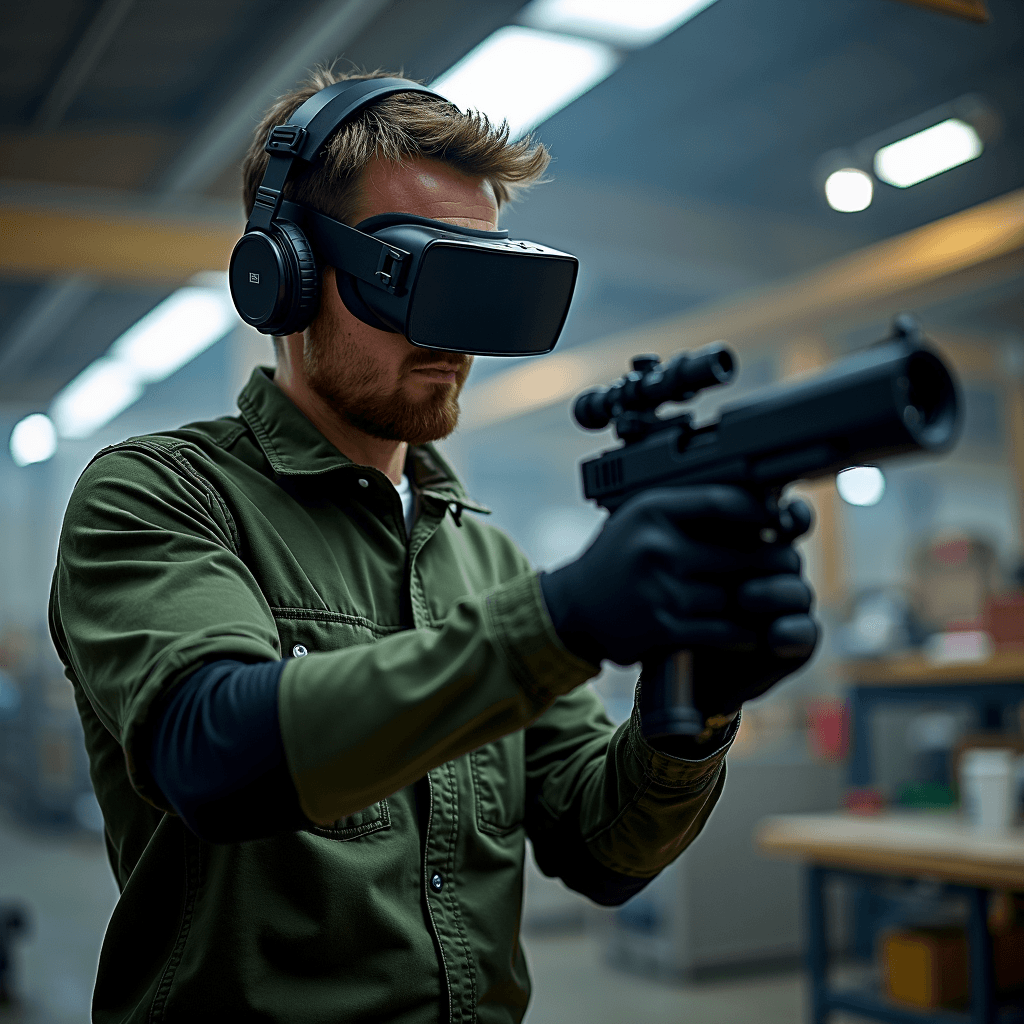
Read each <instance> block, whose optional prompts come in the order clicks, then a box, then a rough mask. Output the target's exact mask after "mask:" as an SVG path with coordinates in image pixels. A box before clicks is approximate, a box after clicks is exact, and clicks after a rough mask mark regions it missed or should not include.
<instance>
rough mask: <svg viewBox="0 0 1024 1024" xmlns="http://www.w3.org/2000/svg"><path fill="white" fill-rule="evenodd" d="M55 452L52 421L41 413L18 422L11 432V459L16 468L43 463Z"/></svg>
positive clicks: (54, 433) (35, 413)
mask: <svg viewBox="0 0 1024 1024" xmlns="http://www.w3.org/2000/svg"><path fill="white" fill-rule="evenodd" d="M56 450H57V431H56V430H54V429H53V421H52V420H51V419H50V417H49V416H44V415H43V414H42V413H41V412H34V413H32V415H31V416H26V417H25V418H24V419H23V420H19V421H18V422H17V423H16V424H15V425H14V429H13V430H12V431H11V458H12V459H14V464H15V465H16V466H28V465H30V464H31V463H33V462H45V461H46V460H47V459H49V458H51V457H52V456H53V453H54V452H55V451H56Z"/></svg>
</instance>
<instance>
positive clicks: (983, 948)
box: [805, 865, 998, 1024]
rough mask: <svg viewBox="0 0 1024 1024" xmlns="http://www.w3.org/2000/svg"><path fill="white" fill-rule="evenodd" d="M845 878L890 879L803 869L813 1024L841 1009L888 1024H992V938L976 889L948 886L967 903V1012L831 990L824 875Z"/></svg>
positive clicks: (982, 896)
mask: <svg viewBox="0 0 1024 1024" xmlns="http://www.w3.org/2000/svg"><path fill="white" fill-rule="evenodd" d="M830 875H831V876H833V877H846V878H849V879H852V880H854V881H857V882H860V883H866V882H875V881H877V880H878V879H881V878H895V877H901V876H898V875H894V874H888V873H886V874H877V875H875V874H869V873H867V872H862V871H849V870H845V869H842V868H833V867H823V866H820V865H812V866H811V867H809V868H808V869H807V891H806V908H805V909H806V914H807V949H806V964H807V971H808V976H809V978H810V985H811V1021H812V1024H827V1021H828V1015H829V1014H830V1013H831V1012H832V1011H833V1010H845V1011H847V1012H848V1013H857V1014H861V1015H862V1016H865V1017H869V1018H872V1019H874V1020H880V1021H886V1022H889V1024H996V1021H997V1020H998V1016H997V1015H998V1004H997V1000H996V983H995V973H994V969H993V964H992V937H991V935H990V934H989V930H988V892H989V891H988V890H987V889H982V888H976V887H974V886H963V885H948V886H947V888H948V889H949V890H950V891H953V892H959V893H962V894H963V895H964V896H965V897H966V899H967V903H968V907H969V917H968V927H967V940H968V945H969V949H970V968H971V973H970V1011H969V1012H968V1013H957V1012H953V1011H950V1010H932V1011H927V1010H911V1009H903V1008H902V1007H900V1006H897V1005H895V1004H893V1003H891V1002H889V1001H887V1000H885V999H883V998H882V997H881V996H879V995H877V994H875V993H874V992H869V991H864V990H860V989H834V988H832V987H831V986H830V985H829V982H828V927H827V925H828V922H827V920H826V910H825V880H826V878H827V877H828V876H830Z"/></svg>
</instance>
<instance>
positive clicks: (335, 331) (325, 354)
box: [303, 304, 473, 445]
mask: <svg viewBox="0 0 1024 1024" xmlns="http://www.w3.org/2000/svg"><path fill="white" fill-rule="evenodd" d="M325 306H326V304H325ZM439 362H443V363H445V364H447V365H450V366H453V367H455V380H454V381H453V382H451V383H448V382H438V383H429V384H427V385H425V389H426V394H425V395H424V396H422V397H420V398H414V397H412V396H411V395H410V394H408V389H407V388H406V387H405V386H404V382H405V380H406V379H407V378H408V377H409V376H410V374H412V373H413V371H415V370H416V368H417V367H422V366H430V365H432V364H436V363H439ZM472 365H473V358H472V356H466V355H462V354H460V353H455V352H441V351H437V350H434V349H421V348H417V349H414V350H413V351H412V352H411V353H410V354H409V355H408V357H407V358H406V360H405V363H404V364H403V366H402V368H401V371H400V373H399V378H398V381H397V382H395V383H394V384H393V385H391V386H388V385H387V384H382V383H381V382H382V380H385V379H386V375H385V367H384V366H383V365H382V364H381V363H379V362H377V361H376V360H375V359H374V358H373V353H372V351H368V350H367V349H366V347H365V346H359V345H357V344H355V343H354V342H353V341H352V340H351V339H350V338H349V337H348V335H347V334H346V332H345V327H344V325H343V324H342V323H341V322H340V321H339V320H338V319H337V317H336V316H335V315H334V314H333V311H331V310H330V309H327V308H324V307H321V314H320V316H318V317H317V318H316V319H315V320H314V321H313V323H311V324H310V326H309V333H308V334H307V335H306V343H305V346H304V352H303V369H304V370H305V373H306V379H307V381H308V382H309V386H310V387H311V388H312V390H313V391H314V392H315V393H316V394H317V395H319V396H320V398H322V399H323V400H324V401H325V402H326V403H327V404H328V405H329V406H330V407H331V408H332V409H333V410H334V411H335V412H336V413H338V415H339V416H341V417H342V418H343V419H344V420H345V421H346V422H347V423H349V424H350V425H351V426H353V427H355V428H356V429H357V430H361V431H362V432H363V433H364V434H369V436H370V437H376V438H379V439H381V440H383V441H405V442H407V443H408V444H410V445H417V444H425V443H426V442H428V441H440V440H441V439H443V438H445V437H447V436H448V435H449V434H450V433H451V432H452V431H453V430H454V429H455V428H456V426H457V425H458V422H459V394H460V393H461V392H462V388H463V385H464V384H465V383H466V378H467V377H468V376H469V371H470V367H472ZM423 389H424V385H423V384H420V385H419V386H418V388H417V390H423Z"/></svg>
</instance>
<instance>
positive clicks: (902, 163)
mask: <svg viewBox="0 0 1024 1024" xmlns="http://www.w3.org/2000/svg"><path fill="white" fill-rule="evenodd" d="M983 149H984V146H983V145H982V142H981V138H980V137H979V136H978V133H977V132H976V131H975V130H974V128H973V127H972V126H971V125H969V124H968V123H967V122H966V121H961V120H960V118H958V117H951V118H949V119H948V120H946V121H943V122H941V123H940V124H935V125H932V127H931V128H925V130H924V131H921V132H917V133H916V134H914V135H909V136H907V138H905V139H900V140H899V142H893V143H892V144H891V145H888V146H883V147H882V148H881V149H880V150H878V152H877V153H875V174H876V175H877V176H878V177H879V178H880V179H881V180H882V181H884V182H887V183H888V184H890V185H895V186H896V187H897V188H908V187H909V186H911V185H916V184H917V183H918V182H919V181H924V180H925V178H932V177H934V176H935V175H936V174H941V173H942V172H943V171H948V170H949V169H950V168H951V167H957V166H959V165H960V164H965V163H967V161H968V160H974V159H975V158H976V157H979V156H981V151H982V150H983Z"/></svg>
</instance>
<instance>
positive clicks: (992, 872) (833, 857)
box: [757, 812, 1024, 1024]
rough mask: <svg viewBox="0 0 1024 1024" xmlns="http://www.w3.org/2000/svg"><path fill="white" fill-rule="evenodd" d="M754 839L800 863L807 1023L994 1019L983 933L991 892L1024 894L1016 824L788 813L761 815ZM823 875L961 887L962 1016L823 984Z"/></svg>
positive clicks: (946, 1023)
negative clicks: (965, 978) (989, 832)
mask: <svg viewBox="0 0 1024 1024" xmlns="http://www.w3.org/2000/svg"><path fill="white" fill-rule="evenodd" d="M757 844H758V846H759V847H760V848H761V850H762V851H763V852H764V853H767V854H769V855H773V856H781V857H788V858H796V859H799V860H801V861H803V862H804V863H805V864H806V865H807V876H806V906H805V913H806V935H805V942H806V950H805V957H806V965H807V970H808V974H809V978H810V986H811V1021H812V1024H825V1022H826V1020H827V1018H828V1015H829V1013H830V1012H832V1011H833V1010H845V1011H848V1012H853V1013H858V1014H861V1015H863V1016H866V1017H870V1018H873V1019H875V1020H880V1021H888V1022H891V1024H995V1022H996V1021H997V1019H998V1016H997V1011H998V1007H997V1003H996V990H995V978H994V975H993V967H992V940H991V936H990V934H989V931H988V894H989V892H990V891H991V890H1001V891H1007V890H1009V891H1012V892H1024V828H1015V829H1013V830H1012V831H1010V832H1008V833H1005V834H1003V835H998V836H983V835H979V834H977V833H976V832H974V831H973V830H972V828H971V827H970V825H969V824H967V823H966V822H965V821H964V820H963V819H962V818H960V817H959V816H958V815H954V814H937V813H935V812H901V813H900V812H888V813H885V814H882V815H878V816H872V817H859V816H855V815H850V814H843V813H832V814H791V815H779V816H776V817H771V818H766V819H765V820H764V821H763V822H762V823H761V825H760V826H759V828H758V831H757ZM830 875H840V876H846V877H853V878H855V879H859V880H864V879H866V878H872V877H873V878H877V877H879V876H882V877H889V878H899V879H932V880H936V881H939V882H942V883H946V885H947V887H948V888H949V889H951V890H952V891H956V892H960V893H962V894H963V895H964V896H965V897H966V899H967V903H968V907H969V922H968V943H969V947H970V971H971V975H970V976H971V993H970V1012H969V1013H958V1012H954V1011H950V1010H941V1011H931V1012H928V1011H921V1010H913V1009H909V1008H907V1009H904V1008H903V1007H902V1006H899V1005H897V1004H895V1003H893V1002H891V1001H889V1000H887V999H885V998H883V997H882V996H881V995H879V994H877V993H874V992H869V991H862V990H840V989H835V988H832V987H831V986H830V984H829V980H828V948H827V940H826V936H827V927H826V926H827V921H826V910H825V897H824V884H825V881H826V878H827V877H829V876H830Z"/></svg>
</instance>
